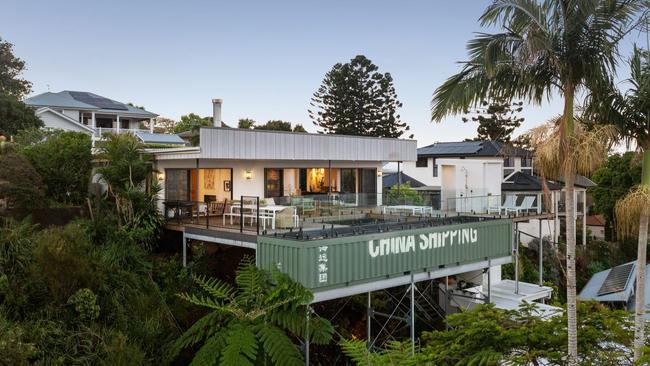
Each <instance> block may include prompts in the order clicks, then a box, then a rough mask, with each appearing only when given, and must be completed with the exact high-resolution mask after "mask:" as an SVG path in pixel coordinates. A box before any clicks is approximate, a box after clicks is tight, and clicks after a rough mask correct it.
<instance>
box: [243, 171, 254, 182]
mask: <svg viewBox="0 0 650 366" xmlns="http://www.w3.org/2000/svg"><path fill="white" fill-rule="evenodd" d="M244 178H246V180H251V179H253V171H252V170H250V169H246V172H245V173H244Z"/></svg>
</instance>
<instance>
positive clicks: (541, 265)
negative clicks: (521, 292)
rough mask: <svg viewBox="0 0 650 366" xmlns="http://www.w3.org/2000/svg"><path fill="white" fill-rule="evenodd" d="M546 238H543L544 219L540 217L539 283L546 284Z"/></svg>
mask: <svg viewBox="0 0 650 366" xmlns="http://www.w3.org/2000/svg"><path fill="white" fill-rule="evenodd" d="M543 251H544V239H543V238H542V219H539V285H540V286H542V285H544V263H543V262H544V260H543Z"/></svg>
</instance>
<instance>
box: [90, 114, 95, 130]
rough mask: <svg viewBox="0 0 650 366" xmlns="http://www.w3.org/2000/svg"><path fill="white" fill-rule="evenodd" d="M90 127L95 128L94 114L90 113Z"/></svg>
mask: <svg viewBox="0 0 650 366" xmlns="http://www.w3.org/2000/svg"><path fill="white" fill-rule="evenodd" d="M90 127H92V128H93V129H94V128H97V121H96V120H95V112H94V111H93V112H90Z"/></svg>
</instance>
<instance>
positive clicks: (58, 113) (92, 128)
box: [25, 90, 184, 145]
mask: <svg viewBox="0 0 650 366" xmlns="http://www.w3.org/2000/svg"><path fill="white" fill-rule="evenodd" d="M25 104H27V105H28V106H31V107H33V108H34V109H35V113H36V115H37V116H38V117H39V118H40V119H41V120H42V121H43V124H44V125H45V128H51V129H62V130H66V131H76V132H84V133H88V134H90V135H92V136H93V138H94V139H99V138H101V136H102V134H104V133H106V132H112V133H123V132H128V133H132V134H134V135H135V136H136V137H138V138H139V139H140V140H141V141H143V142H145V143H159V144H171V145H182V144H183V143H184V142H183V141H182V140H181V139H180V138H179V137H178V136H175V135H165V134H154V131H153V128H154V118H155V117H157V116H158V115H157V114H156V113H153V112H149V111H146V110H144V109H142V108H138V107H135V106H132V105H129V104H125V103H122V102H118V101H115V100H112V99H109V98H106V97H102V96H100V95H97V94H94V93H90V92H83V91H70V90H64V91H61V92H58V93H51V92H47V93H42V94H38V95H35V96H33V97H30V98H27V99H26V100H25ZM143 125H147V126H148V127H147V128H141V126H143Z"/></svg>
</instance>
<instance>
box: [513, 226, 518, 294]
mask: <svg viewBox="0 0 650 366" xmlns="http://www.w3.org/2000/svg"><path fill="white" fill-rule="evenodd" d="M514 238H515V294H517V295H519V225H517V223H516V222H515V235H514Z"/></svg>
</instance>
